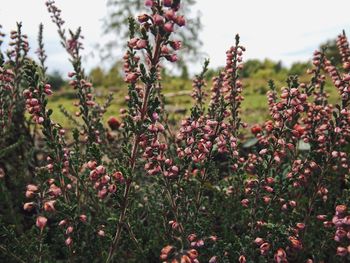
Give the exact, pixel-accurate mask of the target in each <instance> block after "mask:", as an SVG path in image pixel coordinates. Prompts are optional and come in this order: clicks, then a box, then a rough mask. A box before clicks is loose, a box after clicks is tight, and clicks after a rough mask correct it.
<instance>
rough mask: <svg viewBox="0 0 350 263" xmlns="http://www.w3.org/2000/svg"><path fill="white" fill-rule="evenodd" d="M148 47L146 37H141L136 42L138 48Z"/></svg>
mask: <svg viewBox="0 0 350 263" xmlns="http://www.w3.org/2000/svg"><path fill="white" fill-rule="evenodd" d="M146 47H147V41H146V40H144V39H140V40H139V41H137V43H136V48H137V49H143V48H146Z"/></svg>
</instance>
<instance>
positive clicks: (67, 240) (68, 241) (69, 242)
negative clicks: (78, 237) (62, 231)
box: [64, 237, 73, 247]
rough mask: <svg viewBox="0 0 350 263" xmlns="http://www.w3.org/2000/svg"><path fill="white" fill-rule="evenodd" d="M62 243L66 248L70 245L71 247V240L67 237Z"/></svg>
mask: <svg viewBox="0 0 350 263" xmlns="http://www.w3.org/2000/svg"><path fill="white" fill-rule="evenodd" d="M64 243H65V244H66V246H68V247H69V246H70V245H72V243H73V239H72V238H71V237H68V238H67V239H66V240H65V241H64Z"/></svg>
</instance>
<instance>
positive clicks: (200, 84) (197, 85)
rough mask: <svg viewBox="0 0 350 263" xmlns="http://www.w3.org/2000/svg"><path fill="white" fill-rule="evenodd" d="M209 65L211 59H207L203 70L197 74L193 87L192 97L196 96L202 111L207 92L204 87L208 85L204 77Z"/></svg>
mask: <svg viewBox="0 0 350 263" xmlns="http://www.w3.org/2000/svg"><path fill="white" fill-rule="evenodd" d="M208 65H209V60H208V59H206V60H205V62H204V65H203V69H202V72H201V73H200V74H199V75H196V76H195V78H194V80H193V83H192V87H193V92H192V98H194V99H195V100H196V102H197V105H198V107H199V109H200V110H201V112H203V104H204V102H205V101H204V100H205V97H206V96H207V94H206V93H205V91H204V88H205V87H206V85H207V84H206V82H205V79H204V76H205V73H206V72H207V71H208Z"/></svg>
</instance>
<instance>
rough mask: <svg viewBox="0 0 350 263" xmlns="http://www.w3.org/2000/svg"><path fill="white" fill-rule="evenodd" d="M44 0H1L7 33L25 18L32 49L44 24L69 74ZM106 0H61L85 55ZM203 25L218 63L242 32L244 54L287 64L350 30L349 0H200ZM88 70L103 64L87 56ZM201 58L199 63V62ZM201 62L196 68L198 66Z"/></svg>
mask: <svg viewBox="0 0 350 263" xmlns="http://www.w3.org/2000/svg"><path fill="white" fill-rule="evenodd" d="M44 2H45V1H44V0H0V4H1V5H0V6H1V8H0V24H2V25H3V27H4V30H5V31H9V30H10V29H13V28H15V22H16V21H22V22H23V31H24V32H25V33H27V34H28V36H29V40H30V44H31V47H32V50H34V49H35V48H36V46H37V45H36V37H37V31H38V25H39V23H40V22H43V23H44V25H45V33H44V36H45V43H46V49H47V53H48V55H49V59H48V65H49V69H50V71H53V70H54V69H58V70H59V71H61V72H62V73H65V72H66V71H68V70H69V69H70V67H69V64H67V62H66V61H67V60H66V59H67V57H66V55H65V52H64V51H63V49H62V47H61V46H60V44H59V40H58V36H57V33H56V28H55V27H54V25H53V24H52V23H51V21H50V18H49V15H48V13H47V11H46V6H45V4H44ZM106 2H107V1H106V0H56V3H57V5H58V6H59V7H60V8H61V9H62V10H63V17H64V19H65V20H66V25H67V26H69V27H71V28H76V27H77V26H79V25H81V26H82V29H83V35H84V36H85V42H84V45H85V53H86V54H91V51H94V50H96V48H95V46H96V44H97V43H98V42H99V41H100V40H101V36H102V24H103V22H102V21H103V18H104V17H105V16H106V14H107V8H106ZM197 2H198V4H197V6H196V8H197V9H198V10H199V11H200V12H201V14H202V22H203V25H204V29H203V32H202V34H201V39H202V41H203V43H204V45H203V50H202V51H203V52H205V53H206V54H207V55H208V57H210V59H211V65H212V66H213V67H218V66H221V65H223V64H224V63H225V51H226V50H227V48H228V47H229V46H230V45H232V43H233V41H234V35H235V34H236V33H239V34H240V35H241V40H242V44H243V45H244V46H245V47H246V48H247V52H246V56H245V58H246V59H248V58H259V59H264V58H267V57H268V58H271V59H274V60H281V61H283V63H284V64H285V65H290V64H291V63H292V62H294V61H300V60H307V59H309V58H310V57H311V55H312V52H313V50H315V49H316V48H317V47H318V46H319V44H320V43H321V42H324V41H326V40H327V39H330V38H334V37H336V36H337V34H338V33H340V32H341V31H342V30H343V29H345V30H346V31H348V34H350V17H349V10H350V1H349V0H331V1H330V0H241V1H237V0H216V1H213V0H197ZM86 57H87V58H86V61H85V65H86V67H87V68H88V69H90V68H91V67H92V66H94V65H96V63H98V62H99V60H98V58H97V57H95V58H92V57H91V56H86ZM200 62H201V61H199V63H200ZM197 68H199V67H198V65H196V66H194V67H193V68H192V72H193V71H195V70H197Z"/></svg>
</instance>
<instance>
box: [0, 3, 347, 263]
mask: <svg viewBox="0 0 350 263" xmlns="http://www.w3.org/2000/svg"><path fill="white" fill-rule="evenodd" d="M145 5H146V6H147V7H148V8H149V10H150V12H149V14H142V15H140V16H138V19H137V21H135V20H134V19H132V18H131V19H130V20H129V24H130V25H129V29H130V39H129V41H128V48H127V51H126V54H125V56H124V71H125V81H126V83H127V84H128V96H127V97H126V103H127V108H126V109H122V110H121V115H120V118H119V119H117V118H115V117H112V118H110V119H109V120H108V122H107V124H108V126H105V125H104V124H103V122H102V116H103V114H104V112H105V111H106V109H107V108H108V106H109V105H110V103H111V98H109V99H108V100H107V101H106V102H105V103H104V104H103V105H99V104H98V103H97V102H96V101H95V99H94V94H93V91H94V89H93V84H92V83H91V82H90V81H89V79H88V77H87V76H86V75H85V73H84V70H83V68H82V63H81V55H80V51H81V48H82V43H81V30H80V29H78V30H76V31H71V30H69V31H67V30H66V29H65V28H64V21H63V20H62V18H61V11H60V10H59V9H58V8H57V7H56V6H55V4H54V2H53V1H48V2H47V7H48V10H49V12H50V13H51V15H52V20H53V22H54V23H55V24H56V25H57V27H58V33H59V35H60V37H61V42H62V45H63V47H64V48H65V49H66V51H67V52H68V54H69V55H70V61H71V63H72V65H73V68H74V71H73V72H70V73H69V74H68V76H69V78H70V85H71V86H72V88H73V89H74V90H75V91H76V96H77V100H78V102H77V103H76V106H77V112H76V114H75V115H76V116H71V115H69V113H68V112H66V115H67V117H68V118H69V119H70V120H71V121H72V122H73V123H75V128H74V129H73V130H72V131H71V133H72V134H71V136H68V134H67V131H66V130H65V129H64V128H63V127H61V125H60V124H59V123H55V122H54V120H53V119H51V114H52V110H50V109H49V105H48V103H47V96H50V95H51V94H52V90H51V85H50V84H48V83H47V82H48V79H47V76H46V67H45V64H44V63H45V59H44V58H45V56H44V52H43V45H42V42H41V40H40V43H41V44H40V50H41V52H39V61H40V63H37V62H35V61H33V60H30V59H29V58H25V59H23V60H21V61H20V62H19V61H15V63H14V66H15V68H16V67H18V66H19V64H18V63H21V64H20V65H21V69H22V70H21V72H20V73H18V74H19V75H20V76H21V79H22V80H23V86H24V87H25V89H24V90H23V96H24V101H25V105H26V109H27V112H28V114H30V118H29V120H28V121H29V122H31V125H35V126H37V127H39V129H40V133H39V134H42V138H41V139H42V140H43V141H44V142H45V144H46V146H43V147H39V146H31V147H35V148H39V149H40V150H41V158H38V160H37V162H38V164H37V168H36V169H35V176H34V177H33V178H32V180H31V182H30V183H29V184H27V185H26V186H23V187H22V189H23V190H24V191H25V196H26V198H27V199H28V200H27V201H26V202H25V203H24V205H23V211H22V214H23V215H25V217H26V220H25V222H24V223H22V224H23V225H24V230H23V231H22V235H21V236H20V237H19V235H18V234H17V233H16V232H13V231H12V229H11V224H9V223H7V224H4V225H3V227H2V232H1V233H2V234H1V238H2V239H3V242H2V244H3V245H1V246H0V249H1V251H2V252H4V256H1V257H2V259H4V260H5V259H8V260H13V261H20V262H29V261H39V262H53V261H54V262H60V261H70V262H85V261H92V262H155V261H158V259H159V260H160V261H161V262H203V261H204V262H211V263H214V262H346V261H348V260H349V259H350V256H349V253H350V246H349V245H350V244H349V243H350V242H349V240H350V235H349V233H350V232H349V230H350V229H349V225H350V222H349V212H348V206H349V175H348V174H349V158H348V152H349V139H350V138H349V136H350V112H349V100H350V99H349V95H348V94H349V81H350V75H349V73H348V71H349V69H350V49H349V44H348V41H347V39H346V37H345V35H344V34H342V35H340V36H339V37H338V41H337V44H338V48H339V51H340V54H341V57H342V62H343V69H338V68H336V67H335V66H333V65H332V63H331V62H330V60H329V59H328V58H327V57H326V56H325V53H324V50H321V51H316V52H315V53H314V56H313V66H312V68H310V69H309V70H308V73H309V74H310V79H311V80H310V81H309V82H308V83H301V82H300V81H299V80H298V78H297V77H296V76H291V77H289V78H288V79H287V82H286V86H285V87H282V88H281V91H280V92H279V91H278V89H277V87H276V86H275V84H274V83H273V81H270V82H269V91H268V93H267V98H268V99H267V102H268V106H269V112H270V116H271V117H270V119H268V120H266V122H265V123H262V124H256V125H254V126H252V127H250V132H251V134H252V136H253V138H252V139H250V140H247V138H246V137H247V136H246V135H247V134H248V133H249V129H248V127H247V125H246V124H245V123H243V122H242V120H241V116H240V107H241V103H242V101H243V99H244V98H243V96H242V90H243V83H242V80H241V79H240V74H241V72H242V69H243V64H242V56H243V53H244V51H245V48H244V47H243V46H242V45H241V44H240V39H239V36H238V35H237V36H236V38H235V43H234V45H233V46H232V47H230V48H229V49H228V51H227V52H226V65H225V67H224V68H223V69H222V71H221V72H219V74H218V75H217V76H216V77H214V79H213V85H212V87H211V88H210V91H208V90H207V89H206V73H207V71H208V64H209V61H206V62H205V63H204V66H203V70H202V72H201V73H200V74H198V75H197V76H196V77H195V79H194V81H193V93H192V97H193V101H194V102H193V107H192V108H191V113H190V116H188V117H187V118H185V119H184V120H182V121H181V124H180V125H179V127H177V126H175V127H174V126H171V125H169V123H168V120H167V114H166V112H165V110H164V109H165V108H164V98H163V96H162V80H161V71H162V67H161V65H162V62H163V61H164V60H167V61H170V62H176V60H177V55H176V51H177V50H178V49H179V48H180V46H181V43H180V42H179V41H177V40H176V35H175V34H174V31H175V30H178V27H182V26H183V25H184V24H185V22H184V18H183V17H182V16H181V15H179V14H178V9H179V5H180V1H179V0H163V1H155V0H146V1H145ZM179 30H181V29H180V28H179ZM17 35H18V33H17ZM174 37H175V38H174ZM39 39H41V38H39ZM12 64H13V63H11V61H10V60H9V61H8V62H4V63H2V64H1V74H2V75H1V81H2V82H1V83H4V84H2V86H1V88H2V90H12V88H13V87H14V84H13V78H14V77H15V76H16V74H13V73H11V71H8V67H9V66H10V65H12ZM326 74H328V75H329V77H330V79H331V80H332V83H333V86H334V87H335V88H336V89H338V91H339V94H340V99H341V100H340V103H339V104H336V105H331V104H329V103H328V102H327V93H326V92H325V83H326ZM4 87H10V88H7V89H4ZM0 95H1V96H0V99H2V100H5V101H11V99H12V98H11V96H8V95H7V94H6V93H1V94H0ZM209 95H210V96H209ZM208 97H209V99H208ZM2 105H5V104H2ZM7 105H10V104H6V105H5V107H3V109H4V110H5V111H9V110H11V107H10V106H7ZM1 116H2V118H5V117H6V116H11V115H5V114H3V115H1ZM2 123H6V122H4V121H3V122H2ZM34 134H35V133H34V131H33V132H32V136H34ZM39 141H40V140H39ZM6 160H7V161H9V160H8V159H6ZM0 175H1V178H2V181H1V184H2V187H6V185H4V183H3V181H4V179H6V178H8V177H9V176H11V175H9V174H7V173H5V172H4V171H1V173H0ZM24 188H25V189H24ZM15 223H16V224H21V223H18V222H15Z"/></svg>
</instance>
